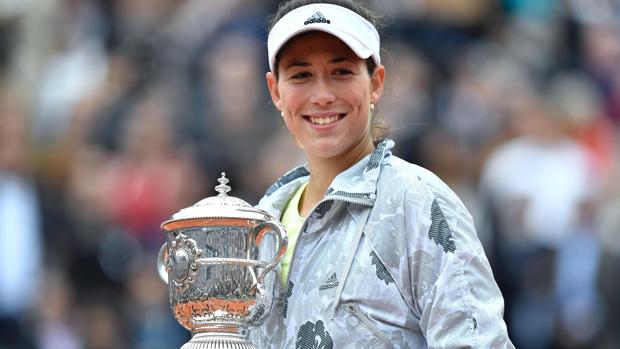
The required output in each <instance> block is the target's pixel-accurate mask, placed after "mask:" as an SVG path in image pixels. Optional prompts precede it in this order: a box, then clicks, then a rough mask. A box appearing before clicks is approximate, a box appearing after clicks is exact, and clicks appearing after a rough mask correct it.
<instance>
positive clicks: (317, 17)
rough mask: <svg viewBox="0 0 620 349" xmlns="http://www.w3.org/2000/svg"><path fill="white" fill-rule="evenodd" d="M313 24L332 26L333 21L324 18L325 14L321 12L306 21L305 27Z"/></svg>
mask: <svg viewBox="0 0 620 349" xmlns="http://www.w3.org/2000/svg"><path fill="white" fill-rule="evenodd" d="M312 23H327V24H330V23H331V21H330V20H329V19H327V18H325V16H323V14H322V13H321V11H316V12H315V13H314V14H313V15H312V16H310V18H308V19H306V21H305V22H304V25H308V24H312Z"/></svg>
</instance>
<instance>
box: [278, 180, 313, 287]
mask: <svg viewBox="0 0 620 349" xmlns="http://www.w3.org/2000/svg"><path fill="white" fill-rule="evenodd" d="M307 185H308V182H306V183H304V184H302V185H301V186H300V187H299V189H297V192H295V195H293V197H292V198H291V200H289V202H288V204H287V205H286V208H285V209H284V212H283V213H282V219H281V221H282V225H284V228H285V229H286V233H287V235H288V247H287V248H286V252H285V253H284V256H283V257H282V262H281V265H280V268H281V270H282V285H283V286H286V285H285V283H286V280H287V279H288V271H289V268H290V267H291V259H292V258H293V251H294V250H295V244H296V243H297V237H299V231H300V230H301V226H302V225H303V224H304V220H306V217H301V216H300V215H299V200H300V199H301V194H302V193H303V192H304V190H305V189H306V186H307Z"/></svg>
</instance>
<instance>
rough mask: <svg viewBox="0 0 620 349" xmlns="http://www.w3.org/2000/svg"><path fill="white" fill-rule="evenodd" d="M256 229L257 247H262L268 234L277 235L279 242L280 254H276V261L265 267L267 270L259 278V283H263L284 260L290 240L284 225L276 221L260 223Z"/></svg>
mask: <svg viewBox="0 0 620 349" xmlns="http://www.w3.org/2000/svg"><path fill="white" fill-rule="evenodd" d="M254 228H255V229H257V233H256V245H260V243H261V241H262V240H263V237H265V234H267V233H273V234H275V235H276V237H277V239H278V242H277V245H278V252H277V253H276V258H274V260H273V261H272V262H271V263H269V264H267V265H266V266H265V269H264V270H263V272H262V273H261V274H260V275H259V276H258V278H257V282H258V283H262V282H263V279H264V278H265V275H267V273H268V272H270V271H271V270H272V269H273V268H275V266H276V265H278V263H279V262H280V260H281V259H282V256H284V253H285V252H286V245H287V243H288V238H287V236H286V230H285V229H284V226H283V225H282V223H280V222H279V221H277V220H275V219H271V220H269V221H267V222H263V223H260V224H258V225H256V226H255V227H254Z"/></svg>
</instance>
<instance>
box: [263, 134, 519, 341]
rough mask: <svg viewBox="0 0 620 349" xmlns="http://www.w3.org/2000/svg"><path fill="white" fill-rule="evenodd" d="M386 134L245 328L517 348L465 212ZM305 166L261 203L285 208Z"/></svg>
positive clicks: (332, 196)
mask: <svg viewBox="0 0 620 349" xmlns="http://www.w3.org/2000/svg"><path fill="white" fill-rule="evenodd" d="M393 145H394V142H392V141H391V140H384V141H382V142H381V143H379V145H378V146H377V148H376V150H375V151H374V152H373V153H372V154H371V155H369V156H367V157H365V158H364V159H362V160H361V161H360V162H359V163H357V164H355V165H354V166H352V167H351V168H349V169H348V170H346V171H344V172H342V173H341V174H340V175H338V176H337V177H336V178H335V179H334V181H333V183H332V184H331V186H330V188H329V190H328V192H327V194H326V196H325V198H324V199H323V201H321V203H320V204H319V205H317V207H316V208H315V209H314V210H313V211H312V213H311V214H310V215H309V216H308V218H307V220H306V222H305V223H304V225H303V227H302V228H301V231H300V235H299V239H298V241H297V245H296V247H295V251H294V256H293V261H292V264H291V267H290V271H289V280H288V287H287V288H286V289H283V290H282V292H281V295H280V298H279V299H278V300H277V301H276V304H275V305H274V308H273V309H272V312H271V315H270V316H269V318H268V319H267V320H266V322H265V323H264V324H263V326H261V328H260V329H258V330H255V331H254V332H253V333H251V337H252V339H253V341H254V342H255V343H257V344H258V347H259V348H263V347H265V348H267V347H270V348H303V349H306V348H308V349H310V348H326V349H327V348H493V349H498V348H514V346H513V345H512V343H511V342H510V340H509V338H508V334H507V330H506V325H505V323H504V320H503V317H502V316H503V308H504V301H503V298H502V295H501V293H500V290H499V288H498V287H497V285H496V283H495V280H494V278H493V274H492V272H491V268H490V266H489V263H488V261H487V258H486V256H485V254H484V251H483V248H482V246H481V244H480V242H479V240H478V238H477V236H476V232H475V229H474V225H473V222H472V218H471V216H470V214H469V213H468V212H467V210H466V208H465V207H464V205H463V203H462V202H461V201H460V200H459V199H458V198H457V196H456V195H455V194H454V193H453V192H452V191H451V190H450V189H449V188H448V187H447V185H446V184H444V183H443V182H442V181H441V180H440V179H439V178H438V177H436V176H435V175H434V174H432V173H431V172H429V171H427V170H425V169H423V168H421V167H419V166H416V165H413V164H410V163H408V162H406V161H404V160H402V159H399V158H398V157H396V156H393V155H392V154H391V151H390V149H392V147H393ZM308 175H309V172H308V170H307V169H306V168H305V167H298V168H296V169H294V170H292V171H290V172H289V173H287V174H286V175H284V176H283V177H282V178H281V179H280V180H278V181H277V182H276V183H275V184H274V185H272V186H271V187H270V188H269V189H268V191H267V193H266V195H265V197H263V198H262V199H261V201H260V203H259V204H258V207H260V208H262V209H264V210H266V211H268V212H269V213H271V214H272V215H274V217H280V216H281V214H282V211H283V209H284V208H285V206H286V204H287V202H288V200H289V198H290V197H291V195H293V194H294V193H295V191H296V190H297V188H298V187H299V185H301V184H302V183H303V182H304V181H306V180H307V179H308ZM368 213H369V216H368V218H367V220H366V218H365V217H366V215H367V214H368ZM364 222H365V224H364ZM358 228H363V232H362V230H361V229H360V232H359V233H357V231H358ZM356 233H357V234H356ZM357 235H359V237H358V236H357ZM349 256H351V258H352V259H351V258H350V257H349ZM349 259H351V261H350V262H349ZM343 275H344V276H343ZM343 282H344V284H343Z"/></svg>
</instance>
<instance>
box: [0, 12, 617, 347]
mask: <svg viewBox="0 0 620 349" xmlns="http://www.w3.org/2000/svg"><path fill="white" fill-rule="evenodd" d="M368 3H369V5H370V7H371V8H373V9H374V10H377V11H378V12H379V13H382V14H384V22H385V24H386V26H385V27H384V28H383V29H382V30H381V32H382V38H383V46H384V48H385V49H384V51H383V53H382V58H383V62H384V65H385V66H386V67H387V73H388V76H387V84H388V86H387V90H386V92H385V93H384V97H383V99H382V101H381V103H380V105H379V106H378V109H379V117H381V118H382V119H384V120H385V121H386V122H387V123H388V124H389V125H390V126H391V134H390V137H391V138H393V139H394V140H395V141H396V143H397V146H396V148H395V150H394V153H395V154H397V155H399V156H401V157H403V158H405V159H406V160H409V161H411V162H414V163H416V164H419V165H421V166H424V167H426V168H428V169H430V170H432V171H434V172H435V173H436V174H438V175H439V176H440V177H441V178H442V179H443V180H444V181H446V182H447V183H448V184H449V185H450V186H451V187H452V188H453V189H454V190H455V191H456V192H457V193H458V195H459V196H460V197H461V198H462V200H463V201H464V202H465V204H466V206H467V207H468V208H469V210H470V212H471V213H472V215H473V216H474V219H475V222H476V225H477V229H478V233H479V236H480V239H481V241H482V242H483V244H484V247H485V250H486V252H487V254H488V257H489V260H490V261H491V264H492V266H493V270H494V274H495V277H496V279H497V281H498V284H499V286H500V288H501V289H502V292H503V294H504V297H505V301H506V313H505V318H506V322H507V324H508V328H509V334H510V336H511V338H512V340H513V341H514V343H515V345H516V346H517V348H525V349H530V348H531V349H538V348H541V349H542V348H603V349H606V348H618V347H620V331H619V329H620V297H617V290H618V289H619V287H620V235H619V234H618V233H619V232H620V184H619V183H620V153H619V150H620V149H619V148H618V140H619V137H620V133H619V131H620V129H619V127H620V1H619V0H468V1H462V0H389V1H386V0H369V1H368ZM276 6H277V1H267V0H264V1H256V0H227V1H205V0H183V1H181V0H169V1H160V0H46V1H36V0H0V349H6V348H11V349H22V348H24V349H29V348H40V349H104V348H137V349H140V348H149V349H159V348H161V349H169V348H178V347H179V346H180V345H181V344H182V343H184V342H185V341H186V340H187V339H188V335H189V333H188V332H187V331H185V330H184V329H183V328H181V327H180V326H179V325H178V324H177V323H176V321H175V320H174V318H173V317H172V312H171V311H170V309H169V303H168V302H169V300H168V294H167V288H166V285H165V284H164V283H163V282H162V281H161V280H160V279H159V278H158V276H157V273H156V268H155V260H156V254H157V251H158V250H159V248H160V246H161V245H162V244H163V242H164V235H163V233H162V232H161V230H160V227H159V225H160V223H161V222H163V221H164V220H166V219H167V218H168V217H169V216H170V215H172V214H173V213H174V212H176V211H178V210H179V209H180V208H183V207H187V206H190V205H192V204H194V203H195V202H197V201H198V200H200V199H201V198H204V197H206V196H212V195H214V191H213V187H214V186H215V185H216V184H217V182H216V179H217V177H219V175H220V173H221V172H223V171H225V172H226V174H227V177H229V178H230V185H231V186H232V192H231V193H230V194H231V195H234V196H236V197H239V198H242V199H244V200H246V201H247V202H249V203H251V204H255V203H256V202H257V201H258V199H259V198H260V197H261V195H262V193H263V192H264V191H265V189H266V188H267V186H268V185H269V184H270V183H271V182H273V181H274V180H276V179H277V178H278V177H279V176H280V175H281V174H282V173H283V172H285V171H286V170H287V169H289V168H291V167H293V166H295V165H299V164H301V163H303V161H304V160H303V154H302V153H301V151H300V150H299V149H297V147H296V146H295V145H294V142H293V141H292V139H291V137H290V135H289V134H288V133H287V131H286V129H285V127H284V126H283V124H282V122H281V121H280V116H279V113H278V112H277V111H276V110H275V108H274V107H273V105H272V104H271V100H270V98H269V96H268V92H267V89H266V87H265V81H264V74H265V72H266V71H267V70H268V64H267V59H266V36H267V33H266V28H265V26H266V18H267V16H268V15H269V14H270V13H272V12H273V10H274V9H275V8H276Z"/></svg>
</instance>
